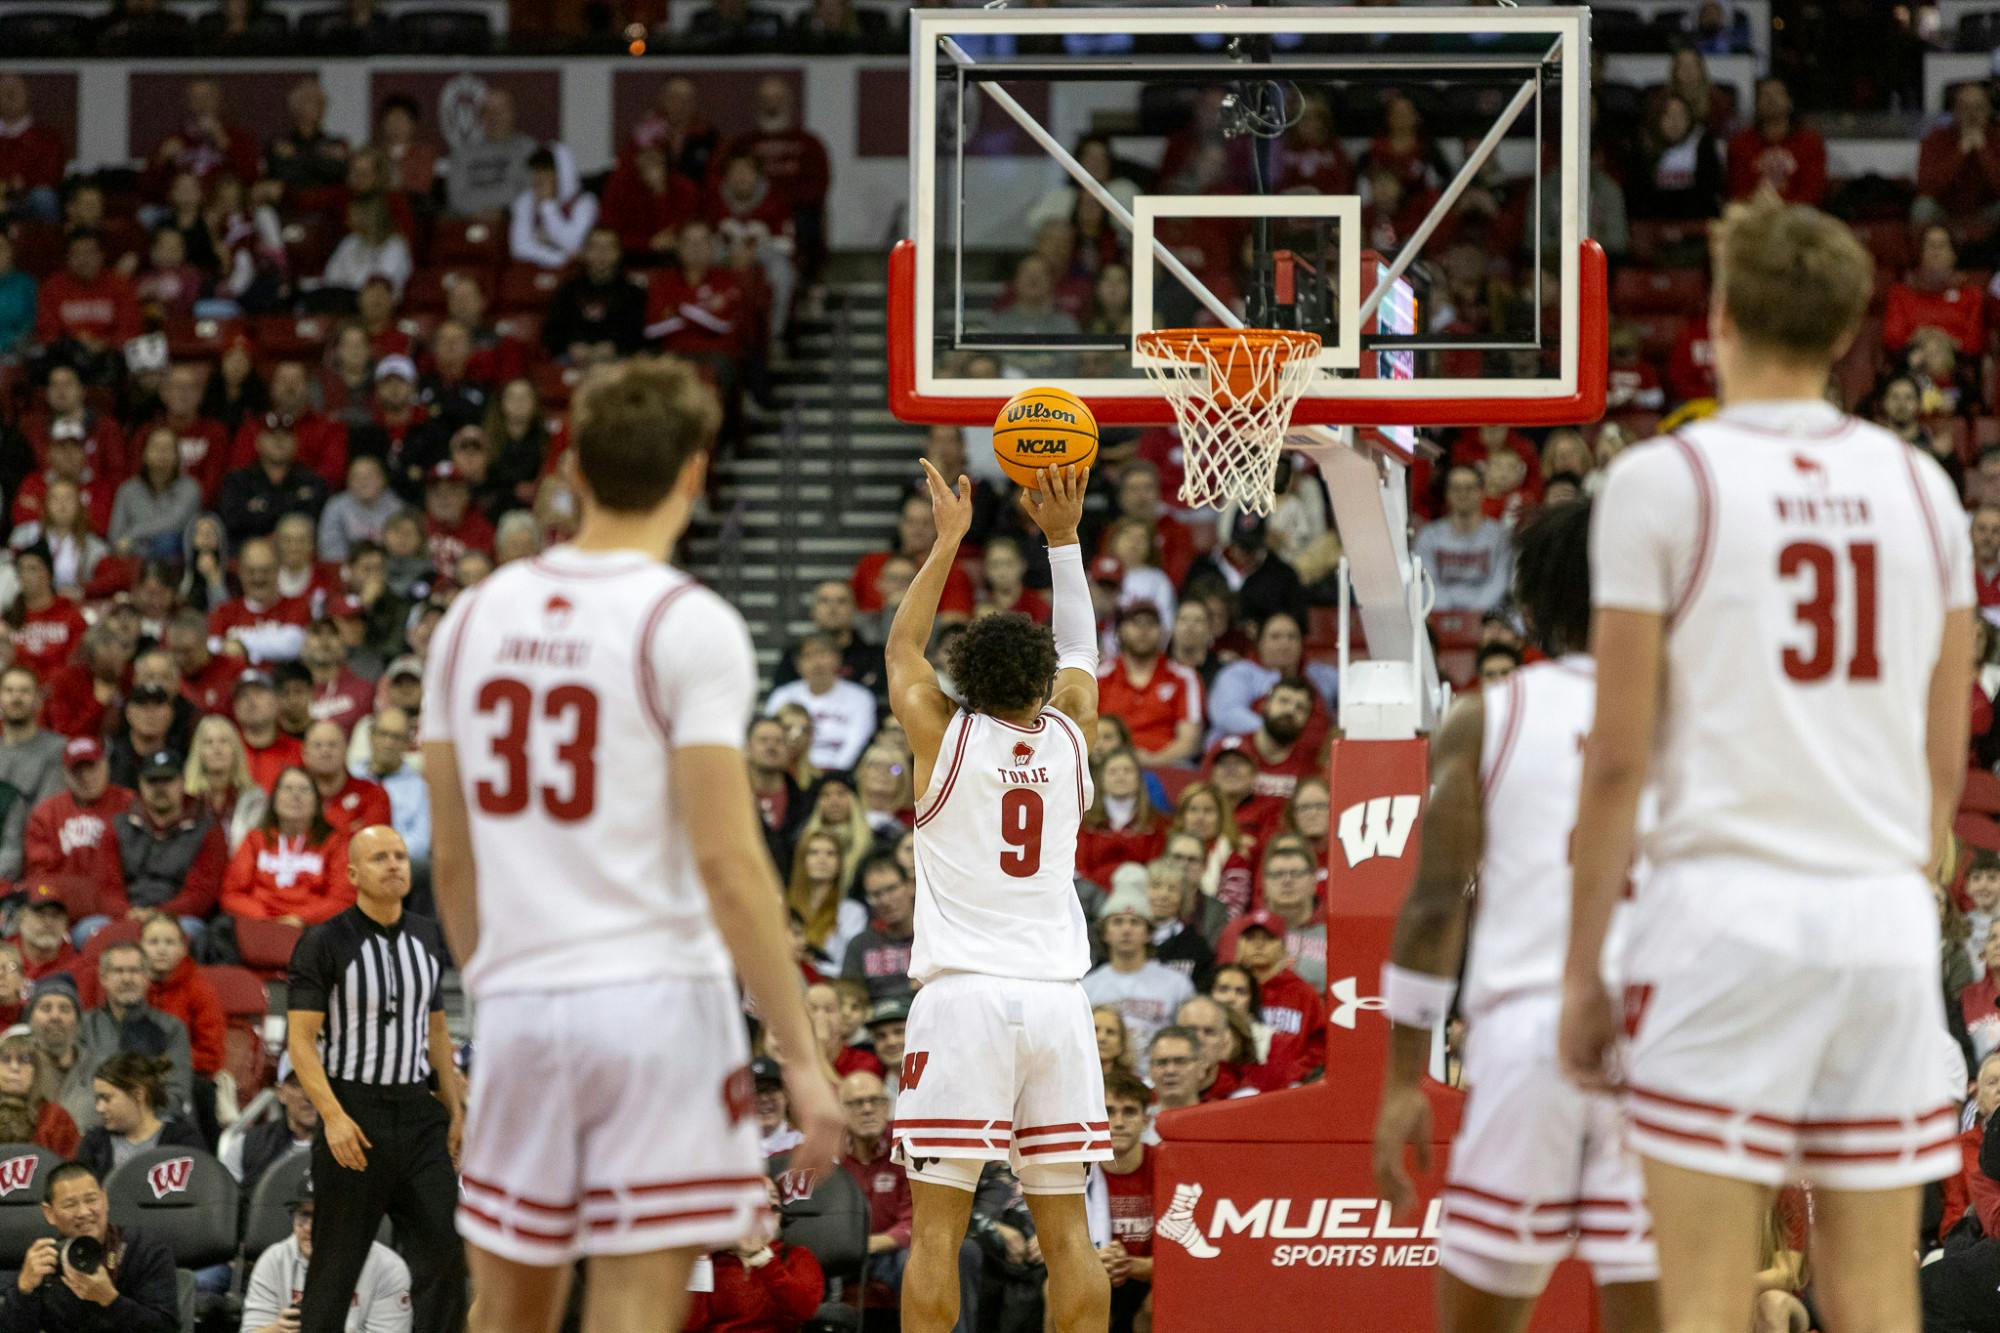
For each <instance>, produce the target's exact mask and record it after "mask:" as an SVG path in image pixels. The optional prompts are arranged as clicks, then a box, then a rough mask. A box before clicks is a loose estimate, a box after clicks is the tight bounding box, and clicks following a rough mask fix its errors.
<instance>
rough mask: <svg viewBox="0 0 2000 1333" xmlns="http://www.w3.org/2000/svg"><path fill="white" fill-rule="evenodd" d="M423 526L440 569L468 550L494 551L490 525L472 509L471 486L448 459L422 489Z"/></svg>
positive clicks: (449, 564) (435, 467)
mask: <svg viewBox="0 0 2000 1333" xmlns="http://www.w3.org/2000/svg"><path fill="white" fill-rule="evenodd" d="M468 429H474V430H476V429H477V428H476V427H468ZM424 525H425V530H426V532H427V534H428V538H429V541H430V552H431V559H432V560H433V561H434V562H436V564H437V567H438V568H439V569H451V568H452V567H453V566H455V565H456V564H457V563H458V558H459V557H460V556H462V555H464V554H465V553H466V552H467V551H483V552H486V553H487V554H491V553H492V551H493V524H492V523H491V522H489V521H488V520H487V518H486V515H484V514H482V513H480V512H479V511H478V510H477V509H475V508H473V507H472V487H471V485H469V484H468V483H467V481H466V478H465V474H464V473H462V472H460V471H459V470H458V464H456V463H454V462H452V461H451V460H450V459H449V458H447V459H444V460H442V461H441V462H439V463H437V464H435V465H433V466H432V468H431V475H430V480H429V481H428V482H427V483H426V484H425V486H424Z"/></svg>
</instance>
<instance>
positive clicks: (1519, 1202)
mask: <svg viewBox="0 0 2000 1333" xmlns="http://www.w3.org/2000/svg"><path fill="white" fill-rule="evenodd" d="M1444 1192H1445V1193H1446V1194H1465V1195H1469V1196H1471V1197H1472V1198H1475V1199H1481V1200H1484V1201H1485V1202H1487V1203H1490V1204H1496V1205H1498V1206H1499V1207H1502V1208H1512V1209H1515V1210H1517V1211H1522V1210H1525V1211H1528V1212H1536V1213H1546V1212H1553V1211H1554V1210H1555V1209H1557V1208H1576V1207H1580V1206H1582V1205H1584V1204H1586V1203H1589V1204H1592V1205H1593V1206H1598V1207H1605V1208H1614V1207H1623V1206H1624V1205H1622V1204H1615V1203H1609V1202H1606V1201H1603V1200H1586V1199H1550V1200H1548V1201H1547V1202H1544V1203H1537V1204H1532V1205H1531V1204H1530V1203H1529V1202H1528V1201H1527V1200H1526V1199H1513V1198H1509V1197H1508V1196H1506V1195H1505V1194H1495V1193H1493V1192H1492V1191H1491V1190H1482V1189H1475V1188H1474V1187H1473V1186H1471V1185H1446V1186H1445V1187H1444Z"/></svg>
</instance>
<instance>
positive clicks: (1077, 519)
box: [1021, 463, 1090, 546]
mask: <svg viewBox="0 0 2000 1333" xmlns="http://www.w3.org/2000/svg"><path fill="white" fill-rule="evenodd" d="M1041 483H1042V484H1041V486H1040V488H1038V489H1036V490H1032V491H1026V490H1024V491H1022V492H1021V507H1022V508H1023V509H1025V510H1027V511H1028V517H1029V518H1032V519H1034V520H1035V526H1036V527H1038V528H1040V529H1041V530H1042V535H1043V536H1045V537H1047V538H1048V539H1049V545H1051V546H1066V545H1068V544H1069V543H1071V542H1073V541H1075V540H1076V529H1077V525H1078V524H1080V523H1082V522H1083V497H1084V493H1085V492H1086V491H1088V490H1089V489H1090V466H1089V465H1088V464H1079V463H1063V464H1061V465H1059V466H1057V467H1045V468H1043V469H1042V471H1041Z"/></svg>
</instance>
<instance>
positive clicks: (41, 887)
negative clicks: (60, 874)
mask: <svg viewBox="0 0 2000 1333" xmlns="http://www.w3.org/2000/svg"><path fill="white" fill-rule="evenodd" d="M27 898H28V902H27V908H26V910H28V911H30V912H36V911H40V910H41V909H42V908H44V907H54V908H59V909H60V910H62V911H63V912H64V913H67V912H68V911H69V891H68V890H67V889H65V888H64V887H63V885H62V882H61V881H60V880H53V879H38V880H36V881H35V882H34V883H33V884H31V885H29V886H28V893H27Z"/></svg>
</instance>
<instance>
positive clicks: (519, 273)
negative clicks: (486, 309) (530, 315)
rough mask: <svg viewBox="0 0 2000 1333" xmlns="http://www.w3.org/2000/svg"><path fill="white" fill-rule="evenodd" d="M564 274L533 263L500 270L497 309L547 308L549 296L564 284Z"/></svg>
mask: <svg viewBox="0 0 2000 1333" xmlns="http://www.w3.org/2000/svg"><path fill="white" fill-rule="evenodd" d="M562 280H563V275H562V274H561V273H559V272H554V271H552V270H549V269H545V268H536V267H534V266H533V265H531V264H512V265H509V266H508V267H507V268H505V269H502V270H501V272H500V291H499V294H498V297H497V299H496V300H495V301H494V304H493V308H494V309H496V310H504V311H515V310H546V309H548V308H549V298H550V297H552V296H554V295H555V294H556V288H558V287H560V286H562Z"/></svg>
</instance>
